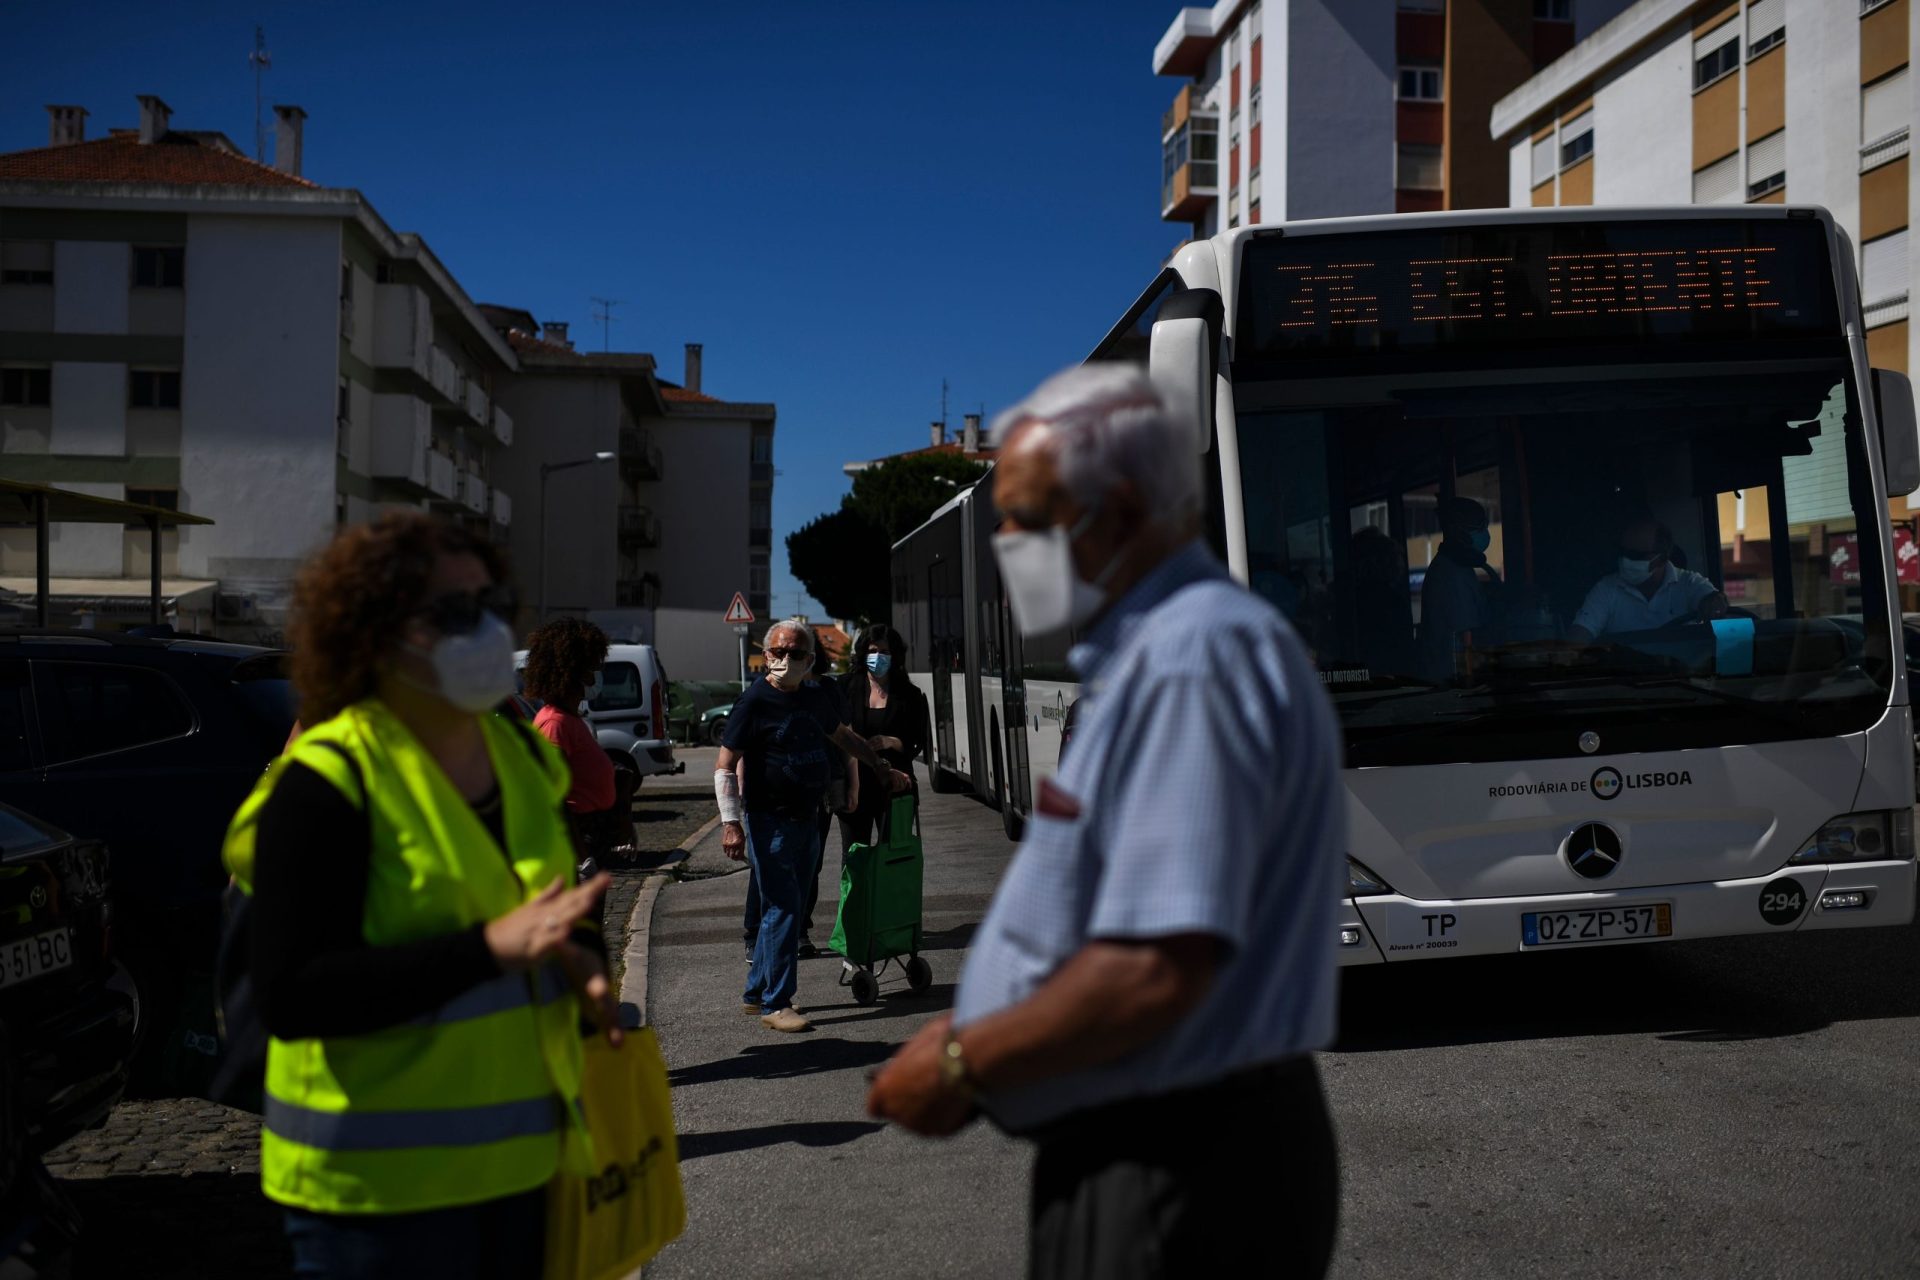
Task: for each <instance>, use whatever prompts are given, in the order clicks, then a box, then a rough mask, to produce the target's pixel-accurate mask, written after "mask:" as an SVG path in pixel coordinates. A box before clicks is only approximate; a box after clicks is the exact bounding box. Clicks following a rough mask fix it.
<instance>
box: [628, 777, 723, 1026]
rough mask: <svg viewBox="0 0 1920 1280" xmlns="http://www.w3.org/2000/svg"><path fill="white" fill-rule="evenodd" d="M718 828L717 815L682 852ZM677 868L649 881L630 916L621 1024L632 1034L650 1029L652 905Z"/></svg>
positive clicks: (669, 868) (666, 869)
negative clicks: (648, 939)
mask: <svg viewBox="0 0 1920 1280" xmlns="http://www.w3.org/2000/svg"><path fill="white" fill-rule="evenodd" d="M719 825H720V816H719V815H718V814H715V815H714V816H713V817H712V818H710V819H709V820H708V821H706V822H704V823H702V824H701V826H700V829H699V830H698V831H695V832H694V833H693V834H692V835H690V836H688V837H687V838H686V839H685V840H682V841H681V842H680V844H679V849H680V852H682V853H691V852H692V851H693V847H694V846H695V845H697V844H699V843H700V842H701V841H702V840H704V839H706V838H707V836H708V835H709V834H710V833H711V832H712V831H713V829H714V828H715V827H717V826H719ZM677 865H678V864H677V863H675V864H670V865H669V866H667V867H664V868H662V869H661V870H662V872H664V873H665V874H658V875H650V876H648V877H647V883H646V885H645V886H644V887H643V888H642V889H641V890H640V893H639V895H638V896H637V897H635V898H634V900H633V911H632V912H631V913H630V914H629V915H628V916H627V949H626V953H625V959H626V971H625V972H624V973H622V974H621V975H620V1023H621V1025H622V1026H624V1027H626V1028H627V1029H629V1030H634V1029H637V1028H639V1027H644V1026H646V1025H647V938H648V934H649V933H650V932H651V930H652V928H653V904H654V900H655V899H657V898H658V897H659V896H660V890H661V888H662V886H664V885H665V884H666V883H667V881H668V880H669V879H671V878H672V869H673V867H674V866H677Z"/></svg>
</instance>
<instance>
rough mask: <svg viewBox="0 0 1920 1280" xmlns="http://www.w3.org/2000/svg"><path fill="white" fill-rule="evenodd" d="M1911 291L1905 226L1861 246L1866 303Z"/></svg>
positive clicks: (1861, 288) (1863, 300)
mask: <svg viewBox="0 0 1920 1280" xmlns="http://www.w3.org/2000/svg"><path fill="white" fill-rule="evenodd" d="M1906 292H1907V233H1906V231H1905V229H1902V230H1899V231H1896V232H1894V233H1893V234H1892V235H1890V236H1881V237H1880V238H1879V239H1878V240H1869V241H1867V242H1866V243H1865V244H1863V245H1861V246H1860V299H1861V301H1862V303H1864V304H1865V305H1868V306H1871V305H1873V304H1874V303H1876V302H1884V301H1886V300H1888V299H1890V298H1899V297H1903V296H1905V294H1906Z"/></svg>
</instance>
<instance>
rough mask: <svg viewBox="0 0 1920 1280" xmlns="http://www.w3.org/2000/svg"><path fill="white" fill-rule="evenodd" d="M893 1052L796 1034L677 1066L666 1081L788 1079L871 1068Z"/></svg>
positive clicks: (884, 1046)
mask: <svg viewBox="0 0 1920 1280" xmlns="http://www.w3.org/2000/svg"><path fill="white" fill-rule="evenodd" d="M768 1034H772V1033H771V1032H769V1033H768ZM892 1054H893V1046H892V1045H888V1044H872V1043H865V1042H862V1041H858V1040H827V1039H821V1038H820V1037H818V1036H806V1037H796V1038H794V1039H792V1040H787V1041H783V1042H781V1043H779V1044H765V1045H749V1046H747V1048H745V1049H743V1050H741V1051H740V1052H739V1053H738V1054H736V1055H735V1056H734V1057H731V1058H718V1059H716V1060H714V1061H712V1062H699V1063H694V1064H693V1065H691V1066H685V1067H676V1068H674V1069H673V1070H672V1071H669V1072H668V1073H667V1081H668V1083H669V1084H671V1085H673V1086H674V1087H675V1088H680V1087H682V1086H684V1085H694V1084H712V1083H714V1082H715V1081H720V1080H791V1079H794V1078H795V1077H798V1076H811V1075H819V1074H821V1073H822V1072H827V1071H853V1070H858V1069H859V1068H861V1067H871V1066H874V1065H875V1064H877V1063H881V1062H885V1061H886V1060H887V1059H888V1058H889V1057H891V1056H892Z"/></svg>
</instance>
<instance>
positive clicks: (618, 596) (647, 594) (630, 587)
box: [613, 573, 660, 609]
mask: <svg viewBox="0 0 1920 1280" xmlns="http://www.w3.org/2000/svg"><path fill="white" fill-rule="evenodd" d="M613 603H614V605H615V606H616V607H618V608H621V609H657V608H659V607H660V579H659V578H657V577H656V576H654V575H653V574H651V573H645V574H641V575H640V576H639V577H637V578H621V579H620V580H618V581H617V582H615V583H614V584H613Z"/></svg>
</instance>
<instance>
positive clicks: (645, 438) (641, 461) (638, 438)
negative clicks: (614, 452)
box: [620, 427, 661, 480]
mask: <svg viewBox="0 0 1920 1280" xmlns="http://www.w3.org/2000/svg"><path fill="white" fill-rule="evenodd" d="M620 474H621V475H623V476H625V477H626V478H627V479H629V480H658V479H660V475H661V454H660V446H659V445H658V444H655V443H654V439H653V433H652V432H650V431H648V430H646V429H645V428H643V427H622V428H620Z"/></svg>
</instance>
